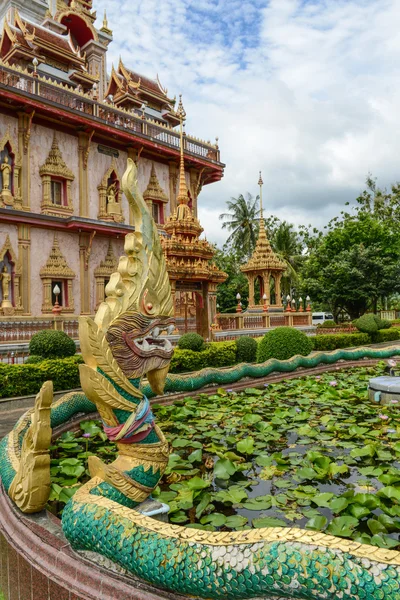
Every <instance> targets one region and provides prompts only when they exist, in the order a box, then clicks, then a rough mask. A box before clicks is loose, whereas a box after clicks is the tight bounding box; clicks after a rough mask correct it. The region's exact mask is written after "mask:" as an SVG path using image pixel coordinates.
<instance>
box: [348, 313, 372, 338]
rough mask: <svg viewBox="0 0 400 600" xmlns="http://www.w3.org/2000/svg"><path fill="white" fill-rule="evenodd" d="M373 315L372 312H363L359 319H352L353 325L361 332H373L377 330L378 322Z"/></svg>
mask: <svg viewBox="0 0 400 600" xmlns="http://www.w3.org/2000/svg"><path fill="white" fill-rule="evenodd" d="M375 316H376V315H373V314H372V313H368V314H365V315H363V316H362V317H360V318H359V319H356V321H354V325H355V326H356V327H357V329H358V330H359V331H361V332H362V333H369V334H372V333H375V332H376V331H378V323H377V321H376V319H375Z"/></svg>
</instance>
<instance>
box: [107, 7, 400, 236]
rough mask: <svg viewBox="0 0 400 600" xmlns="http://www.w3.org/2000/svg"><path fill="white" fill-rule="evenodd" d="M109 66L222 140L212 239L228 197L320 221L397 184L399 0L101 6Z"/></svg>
mask: <svg viewBox="0 0 400 600" xmlns="http://www.w3.org/2000/svg"><path fill="white" fill-rule="evenodd" d="M95 6H96V9H97V13H98V15H99V17H100V16H102V15H103V11H104V8H106V9H107V14H108V19H109V26H110V27H111V29H112V30H113V33H114V41H113V43H112V45H111V46H110V49H109V52H108V57H109V58H108V60H109V65H108V66H109V68H111V62H114V63H117V62H118V57H119V55H121V56H122V58H123V60H124V62H125V63H126V64H127V66H129V67H131V68H133V69H135V70H137V71H139V72H142V73H144V74H146V75H149V76H155V75H156V74H157V73H158V74H159V77H160V80H161V82H162V83H163V85H164V86H165V87H167V88H168V90H169V93H170V94H172V96H173V95H175V94H177V95H178V94H179V93H182V94H183V99H184V105H185V109H186V112H187V132H188V133H190V134H192V135H195V136H197V137H200V138H202V139H205V140H207V139H211V140H214V139H215V137H216V136H219V139H220V142H219V143H220V148H221V159H222V160H223V161H224V162H225V163H226V170H225V177H224V178H223V180H222V181H221V182H219V183H216V184H212V185H210V186H206V187H205V188H204V189H203V191H202V193H201V195H200V198H199V206H200V219H201V222H202V224H203V226H204V227H205V230H206V234H207V237H208V239H210V240H212V241H214V242H218V243H222V242H223V241H224V239H225V237H226V233H225V231H221V222H220V221H219V220H218V215H219V214H220V213H221V212H223V211H224V208H225V202H226V200H227V199H229V198H230V197H231V196H237V195H238V194H240V193H243V194H244V193H246V192H250V193H252V194H253V195H255V194H257V191H258V189H257V180H258V171H259V170H262V174H263V179H264V183H265V186H264V197H265V204H266V210H267V211H268V212H270V213H274V214H276V215H277V216H278V217H280V218H281V219H288V220H290V221H291V222H293V223H296V224H300V223H304V224H308V223H313V224H315V225H317V226H321V225H323V224H324V223H325V222H326V221H327V220H328V219H329V218H330V217H332V216H334V215H335V214H337V213H338V212H339V211H340V210H341V207H342V206H343V204H344V203H345V202H347V201H352V200H353V199H355V198H356V197H357V195H358V194H359V192H360V191H361V190H362V189H364V182H365V179H366V176H367V174H368V173H372V175H373V176H375V177H377V178H378V184H379V185H381V186H382V187H384V186H389V185H390V184H391V183H392V182H394V181H397V180H400V164H399V162H400V161H399V150H400V109H399V107H400V60H399V58H400V28H399V23H400V0H96V2H95Z"/></svg>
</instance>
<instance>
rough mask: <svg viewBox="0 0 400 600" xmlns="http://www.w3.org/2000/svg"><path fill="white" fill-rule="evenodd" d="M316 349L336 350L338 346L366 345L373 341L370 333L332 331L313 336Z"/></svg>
mask: <svg viewBox="0 0 400 600" xmlns="http://www.w3.org/2000/svg"><path fill="white" fill-rule="evenodd" d="M311 340H312V343H313V346H314V350H317V351H318V350H336V349H337V348H351V347H352V346H365V345H366V344H370V343H371V338H370V336H369V335H368V333H338V334H336V333H332V334H329V333H328V334H325V335H316V336H315V337H312V338H311Z"/></svg>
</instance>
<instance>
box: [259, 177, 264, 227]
mask: <svg viewBox="0 0 400 600" xmlns="http://www.w3.org/2000/svg"><path fill="white" fill-rule="evenodd" d="M263 183H264V182H263V180H262V177H261V171H260V178H259V180H258V185H259V186H260V218H261V219H262V218H263V205H262V186H263Z"/></svg>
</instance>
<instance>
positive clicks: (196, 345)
mask: <svg viewBox="0 0 400 600" xmlns="http://www.w3.org/2000/svg"><path fill="white" fill-rule="evenodd" d="M178 348H179V349H180V350H192V351H193V352H201V351H202V350H204V340H203V338H202V337H201V335H199V334H198V333H184V334H183V335H182V336H181V337H180V338H179V340H178Z"/></svg>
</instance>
